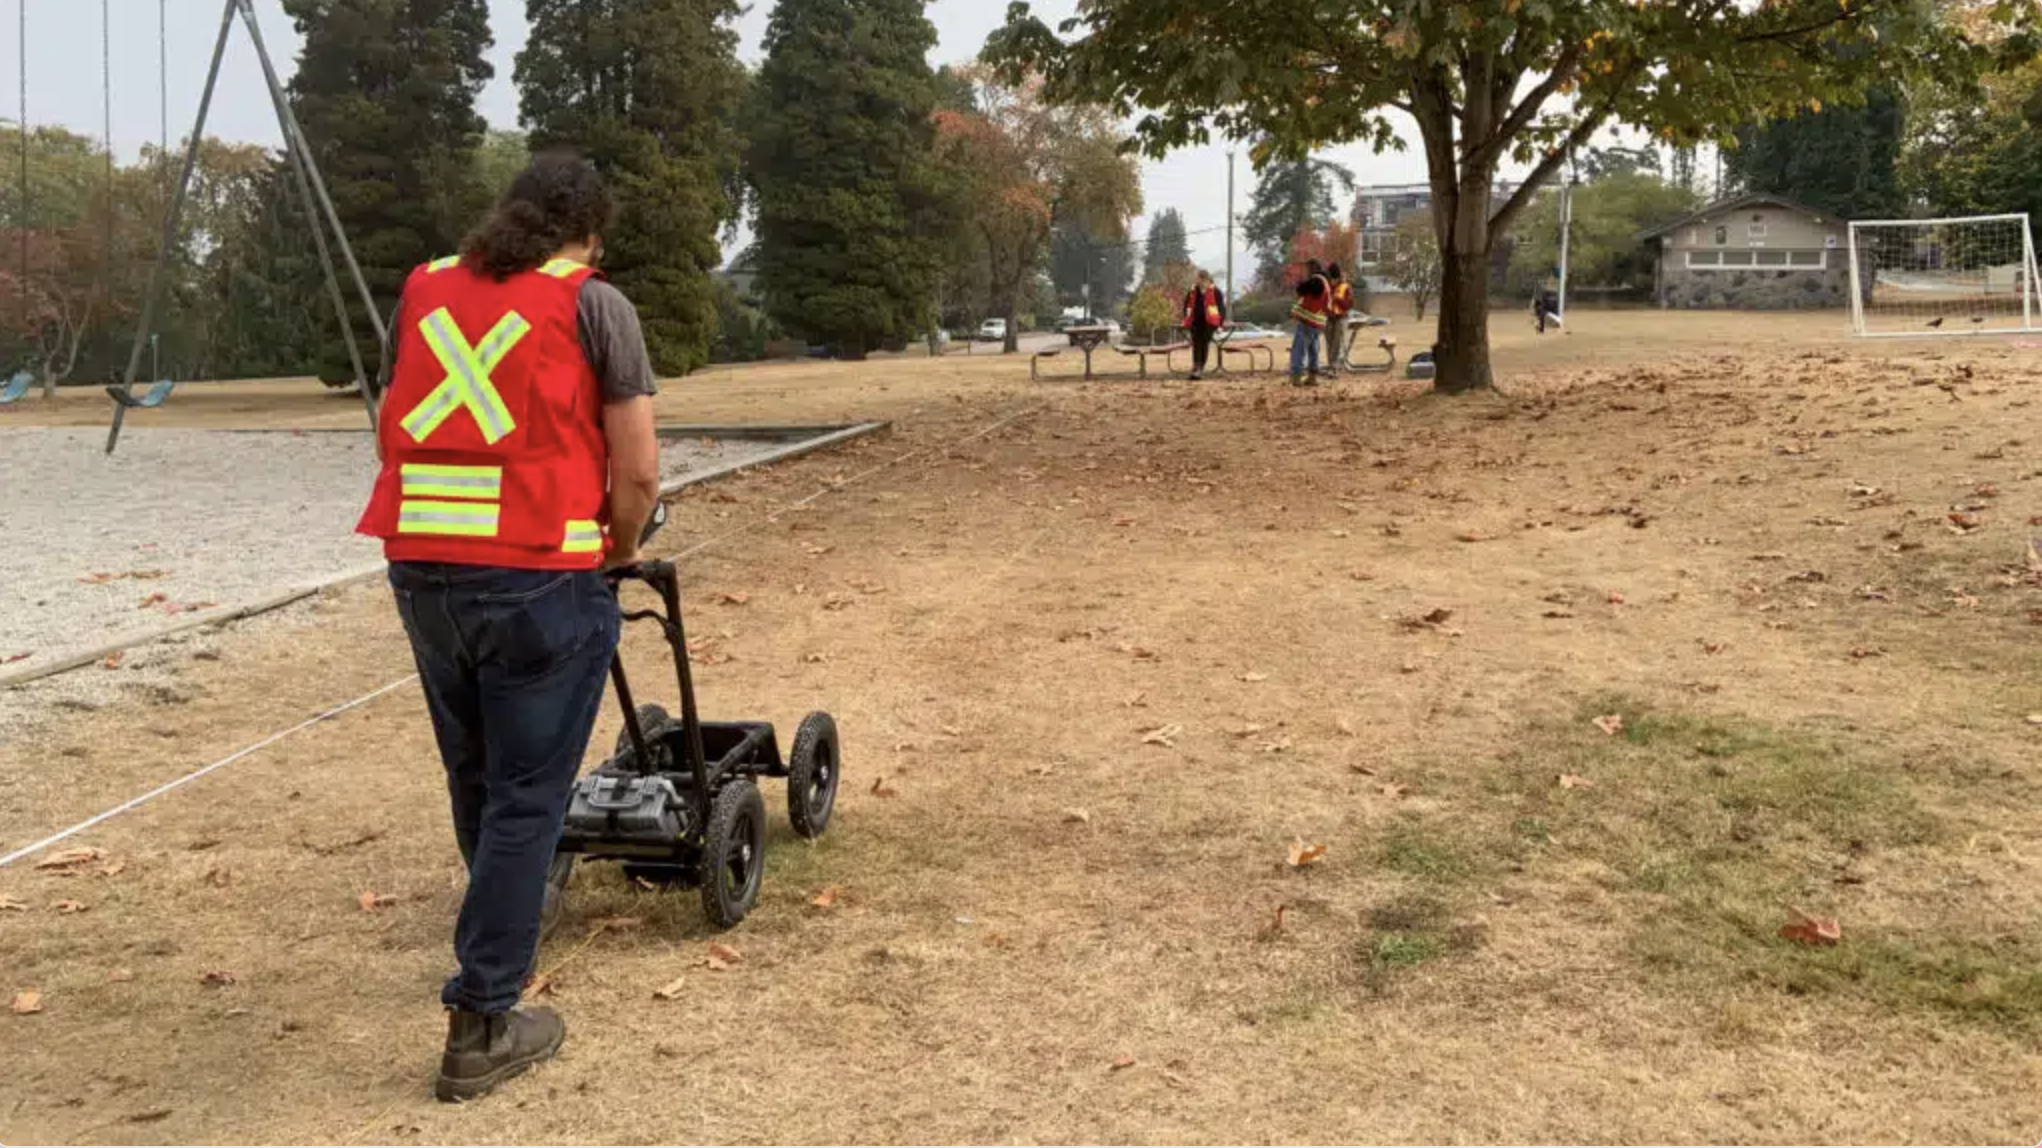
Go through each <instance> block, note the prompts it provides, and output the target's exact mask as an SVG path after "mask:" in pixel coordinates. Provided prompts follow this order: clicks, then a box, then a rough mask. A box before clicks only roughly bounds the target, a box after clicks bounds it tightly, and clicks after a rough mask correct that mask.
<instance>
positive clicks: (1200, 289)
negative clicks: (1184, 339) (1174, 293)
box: [1183, 271, 1227, 382]
mask: <svg viewBox="0 0 2042 1148" xmlns="http://www.w3.org/2000/svg"><path fill="white" fill-rule="evenodd" d="M1226 325H1227V298H1226V295H1225V294H1223V293H1222V292H1221V291H1220V289H1219V288H1218V287H1216V286H1214V285H1213V281H1212V273H1211V272H1208V271H1200V272H1199V273H1198V283H1197V285H1195V286H1193V287H1192V288H1191V290H1190V292H1188V293H1187V294H1186V295H1185V296H1184V323H1183V327H1184V329H1185V330H1186V331H1189V332H1191V380H1192V381H1193V382H1197V381H1198V380H1199V379H1202V378H1204V377H1205V364H1206V360H1207V359H1209V358H1211V357H1212V337H1213V336H1214V335H1215V334H1217V333H1218V332H1219V330H1220V328H1222V327H1224V326H1226Z"/></svg>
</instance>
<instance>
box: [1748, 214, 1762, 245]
mask: <svg viewBox="0 0 2042 1148" xmlns="http://www.w3.org/2000/svg"><path fill="white" fill-rule="evenodd" d="M1744 234H1745V237H1746V238H1747V239H1750V240H1751V241H1752V242H1753V243H1764V242H1765V224H1764V223H1763V222H1761V221H1759V220H1756V219H1754V220H1752V221H1751V222H1750V223H1749V224H1747V225H1746V226H1745V229H1744Z"/></svg>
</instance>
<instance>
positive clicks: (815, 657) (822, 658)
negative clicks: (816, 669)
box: [801, 654, 830, 666]
mask: <svg viewBox="0 0 2042 1148" xmlns="http://www.w3.org/2000/svg"><path fill="white" fill-rule="evenodd" d="M801 660H802V661H804V662H806V663H808V664H809V665H811V666H820V665H822V664H823V663H825V662H827V661H829V660H830V656H829V655H828V654H804V655H802V658H801Z"/></svg>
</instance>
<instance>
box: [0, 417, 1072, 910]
mask: <svg viewBox="0 0 2042 1148" xmlns="http://www.w3.org/2000/svg"><path fill="white" fill-rule="evenodd" d="M1047 406H1048V404H1047V403H1042V404H1038V405H1036V406H1033V407H1030V408H1029V409H1027V410H1025V411H1022V412H1020V413H1018V414H1013V415H1009V416H1008V417H1006V418H1004V419H1001V420H1000V421H998V422H996V423H993V424H992V425H991V426H988V427H985V428H983V429H981V430H978V431H974V432H973V433H971V434H968V435H966V436H964V437H963V438H961V439H958V440H957V441H955V442H953V443H950V444H948V445H947V446H946V447H945V448H944V449H946V450H948V449H952V448H955V447H960V446H963V445H964V444H965V443H968V442H973V441H975V440H977V439H982V438H984V437H986V436H987V435H989V434H992V433H993V432H994V431H997V430H999V429H1000V428H1001V427H1004V426H1007V425H1009V424H1011V423H1013V422H1016V421H1018V420H1020V419H1024V418H1027V417H1028V416H1029V415H1032V414H1035V413H1037V412H1038V411H1041V410H1043V409H1045V408H1046V407H1047ZM931 449H932V448H930V447H921V448H919V449H916V450H911V451H909V452H908V453H906V454H904V455H901V456H900V457H898V458H894V459H890V460H888V461H886V462H883V463H880V464H879V465H878V466H875V467H873V468H872V469H870V470H867V471H863V472H861V473H859V474H855V475H852V476H851V477H850V478H847V479H844V480H843V481H841V482H833V483H831V484H829V485H828V486H825V487H823V488H822V489H821V490H818V491H816V492H815V493H814V494H811V495H809V496H808V497H807V498H804V499H802V500H800V501H799V502H790V503H788V504H787V505H786V506H783V507H780V508H779V509H778V510H777V511H770V512H768V514H767V517H771V516H772V514H775V513H784V512H786V511H789V510H794V509H797V508H799V507H803V506H807V505H808V504H809V503H811V502H814V501H815V500H816V499H818V498H821V497H822V496H824V495H826V494H829V493H831V492H832V491H838V490H842V489H843V488H845V487H847V486H850V485H851V484H852V483H855V482H863V481H864V480H865V479H868V478H871V477H872V476H873V475H875V474H878V473H880V472H881V471H885V470H891V469H892V468H894V467H896V466H899V465H900V464H901V463H904V462H906V461H908V460H909V459H911V458H914V457H916V456H917V455H924V454H927V453H929V451H930V450H931ZM751 529H752V526H751V525H745V526H740V527H736V528H735V529H732V530H730V531H727V532H726V533H723V534H719V535H717V536H716V537H714V538H710V539H707V540H705V541H702V542H698V543H696V544H695V545H694V546H691V547H689V548H688V549H686V550H683V551H682V552H680V553H679V554H676V555H674V557H675V559H681V558H688V557H692V556H693V555H696V554H700V553H701V552H702V551H704V550H707V549H709V548H710V547H711V546H714V545H716V544H717V543H719V542H727V541H729V540H730V539H732V538H735V537H737V536H738V535H740V534H743V533H746V532H747V531H749V530H751ZM417 680H418V675H417V674H406V675H405V676H403V677H401V678H399V679H397V680H396V681H394V682H391V683H390V684H389V685H387V686H379V687H377V688H376V689H373V690H371V691H369V692H368V693H365V694H363V695H362V696H361V697H358V698H356V699H355V700H353V701H351V702H345V703H343V704H341V705H337V706H335V707H333V708H332V709H330V710H327V711H326V712H325V713H323V714H319V715H317V716H316V717H310V718H307V719H305V720H304V721H301V722H299V723H298V724H297V725H294V726H292V727H291V728H289V729H287V730H283V731H280V732H278V733H273V734H271V735H269V736H268V737H266V738H263V739H262V740H261V741H258V742H256V743H255V744H254V745H250V746H247V747H245V748H242V749H238V750H235V751H234V752H233V753H230V754H228V755H227V756H226V757H223V758H221V759H220V760H218V761H216V762H214V763H213V764H211V765H208V766H206V767H205V768H203V769H198V770H194V771H192V772H191V773H188V774H185V775H184V776H183V777H180V778H178V779H177V780H176V781H169V782H165V783H164V784H162V785H159V786H157V787H156V788H154V789H152V790H150V791H149V792H147V793H144V794H142V795H141V796H139V797H133V798H130V799H128V800H127V801H123V802H121V803H120V804H119V805H116V806H114V807H113V808H112V809H109V810H107V811H106V812H104V813H99V814H94V815H93V816H91V817H88V818H86V819H85V820H83V821H80V822H79V823H78V824H76V825H73V826H72V827H70V828H69V829H66V830H64V831H63V832H61V833H54V834H51V835H50V836H48V837H45V838H43V839H42V840H41V841H38V842H36V843H35V844H33V845H24V846H22V847H21V848H19V849H16V850H15V851H14V852H12V853H9V854H7V855H6V856H4V857H0V869H4V868H6V867H7V866H9V865H12V864H13V863H15V862H16V861H19V860H21V859H22V858H24V857H33V856H34V855H36V854H37V853H40V852H42V851H43V850H45V849H48V848H49V847H50V846H52V845H55V844H58V843H59V842H62V841H66V840H69V839H70V838H72V837H76V836H77V835H78V834H80V833H83V832H85V831H86V830H88V829H90V828H92V827H93V826H95V825H98V824H100V823H102V822H105V821H110V820H112V819H113V818H115V817H119V816H120V815H121V814H123V813H126V812H128V811H129V810H131V809H134V808H136V807H138V806H140V805H143V804H145V803H147V802H150V801H153V800H155V799H156V798H158V797H161V796H163V795H164V794H166V793H169V792H170V791H171V790H173V789H176V788H177V787H178V786H180V785H185V784H188V783H190V782H194V781H197V780H198V779H199V778H201V777H204V776H206V775H207V774H209V773H211V772H213V771H214V770H216V769H222V768H225V767H226V766H229V765H232V764H234V763H235V762H237V761H240V760H241V759H242V758H244V757H247V756H249V755H250V754H252V753H255V752H257V751H259V750H264V749H267V748H269V747H270V746H272V745H275V744H276V743H278V742H280V741H282V740H284V739H285V738H287V737H290V736H291V735H293V734H297V733H303V732H304V731H306V730H308V729H311V728H312V727H313V726H315V725H319V724H321V723H323V722H328V721H331V720H333V719H334V718H337V717H339V716H340V715H341V714H344V713H346V712H348V711H349V710H352V709H359V708H360V707H362V706H365V705H368V704H369V703H370V702H372V701H375V700H376V699H377V698H380V697H382V696H383V695H384V694H387V693H389V692H391V691H392V690H396V689H401V688H403V687H405V686H408V685H410V684H411V683H413V682H415V681H417Z"/></svg>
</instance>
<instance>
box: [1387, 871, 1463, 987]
mask: <svg viewBox="0 0 2042 1148" xmlns="http://www.w3.org/2000/svg"><path fill="white" fill-rule="evenodd" d="M1481 944H1482V931H1481V929H1480V928H1479V927H1476V926H1473V925H1469V924H1465V923H1462V922H1461V921H1459V920H1457V919H1456V915H1455V912H1454V909H1453V906H1451V905H1450V904H1448V903H1447V902H1446V901H1443V900H1441V899H1439V898H1438V897H1435V896H1432V895H1431V894H1428V893H1404V894H1401V895H1399V896H1397V897H1395V898H1393V899H1392V900H1390V901H1388V902H1386V903H1384V904H1382V905H1378V906H1376V907H1375V908H1374V909H1372V910H1370V911H1369V914H1368V932H1367V933H1366V934H1365V935H1364V936H1363V938H1362V941H1361V951H1360V953H1359V954H1358V957H1359V961H1360V963H1361V965H1362V968H1363V979H1364V981H1365V982H1366V983H1368V984H1369V985H1370V986H1371V987H1375V988H1381V987H1383V986H1384V985H1385V984H1386V983H1387V982H1388V978H1389V977H1391V976H1393V975H1395V974H1396V973H1398V972H1402V971H1404V970H1407V969H1412V968H1416V967H1417V966H1419V965H1422V964H1425V963H1427V962H1428V961H1436V960H1439V959H1441V958H1444V957H1449V956H1453V955H1456V954H1459V953H1464V952H1468V951H1470V950H1472V949H1476V948H1479V947H1480V946H1481Z"/></svg>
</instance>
